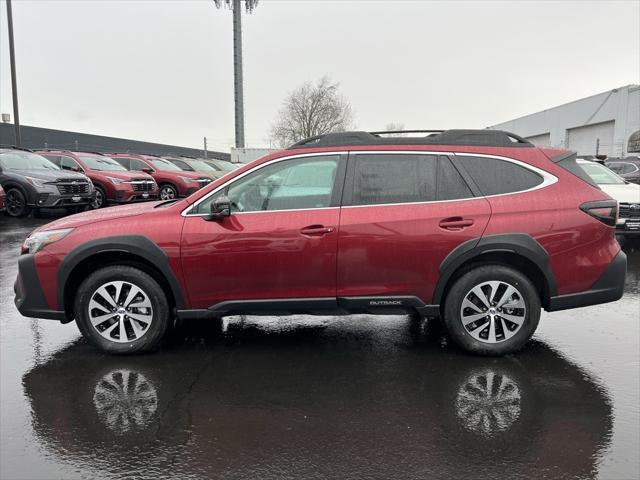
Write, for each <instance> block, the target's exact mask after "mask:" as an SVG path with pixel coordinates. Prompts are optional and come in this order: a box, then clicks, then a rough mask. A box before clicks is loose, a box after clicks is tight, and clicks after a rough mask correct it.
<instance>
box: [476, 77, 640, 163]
mask: <svg viewBox="0 0 640 480" xmlns="http://www.w3.org/2000/svg"><path fill="white" fill-rule="evenodd" d="M608 122H614V123H613V137H612V138H610V137H609V133H608V129H606V130H602V129H599V128H593V129H586V130H584V131H582V132H580V135H581V140H580V143H579V145H580V148H581V149H582V150H583V151H581V152H579V153H581V154H591V155H593V154H595V153H596V152H595V146H596V138H593V139H589V138H587V137H584V136H583V134H588V131H589V130H590V131H591V133H592V134H594V135H597V134H603V135H607V138H606V140H605V139H604V138H601V139H600V144H601V148H602V150H601V151H600V152H599V153H604V154H607V155H609V156H625V155H626V154H627V143H628V141H629V137H630V136H631V135H632V134H633V133H634V132H636V131H638V130H639V129H640V86H638V85H627V86H625V87H621V88H616V89H614V90H610V91H608V92H603V93H599V94H597V95H593V96H591V97H587V98H583V99H580V100H576V101H574V102H570V103H566V104H564V105H560V106H558V107H554V108H550V109H548V110H543V111H541V112H537V113H533V114H531V115H526V116H524V117H520V118H516V119H514V120H510V121H508V122H503V123H499V124H497V125H493V126H491V127H489V128H492V129H496V130H507V131H510V132H513V133H516V134H518V135H520V136H522V137H525V138H531V140H532V141H533V143H536V142H538V143H541V142H542V141H548V143H549V146H553V147H564V148H571V145H569V136H570V130H572V129H578V128H580V127H585V126H591V125H594V126H595V125H600V127H603V126H604V125H606V124H607V123H608ZM609 125H610V124H609ZM573 133H574V134H575V135H577V134H578V130H573ZM547 135H548V140H547V137H546V136H547ZM575 135H574V137H575ZM532 137H533V138H532ZM576 138H577V137H576ZM604 143H607V144H609V145H604ZM588 144H591V145H593V148H592V151H584V150H585V149H586V148H587V147H586V146H587V145H588Z"/></svg>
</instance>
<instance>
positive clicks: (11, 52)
mask: <svg viewBox="0 0 640 480" xmlns="http://www.w3.org/2000/svg"><path fill="white" fill-rule="evenodd" d="M7 27H8V28H7V29H8V31H9V61H10V62H11V93H12V95H13V126H14V127H15V129H16V146H17V147H22V136H21V135H20V115H19V113H18V85H17V83H18V82H17V80H16V53H15V48H14V45H13V14H12V11H11V0H7Z"/></svg>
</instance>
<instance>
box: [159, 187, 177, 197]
mask: <svg viewBox="0 0 640 480" xmlns="http://www.w3.org/2000/svg"><path fill="white" fill-rule="evenodd" d="M174 198H176V191H175V190H174V189H173V188H172V187H170V186H168V185H165V186H164V187H162V188H161V189H160V200H173V199H174Z"/></svg>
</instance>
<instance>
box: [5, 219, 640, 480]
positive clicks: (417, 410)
mask: <svg viewBox="0 0 640 480" xmlns="http://www.w3.org/2000/svg"><path fill="white" fill-rule="evenodd" d="M46 221H47V220H44V219H26V220H14V219H8V218H0V360H1V363H0V365H1V366H0V382H1V383H0V386H1V389H0V400H1V402H0V405H1V409H0V410H1V411H0V414H1V415H0V435H1V438H0V478H2V479H5V478H7V479H8V478H29V479H33V478H161V477H162V478H169V477H171V478H181V479H190V478H193V479H195V478H234V479H236V478H237V479H245V478H246V479H257V478H259V479H272V478H273V479H276V478H277V479H289V478H291V479H297V478H305V479H315V478H366V479H374V478H376V479H377V478H380V479H388V478H403V479H412V478H430V479H433V478H473V479H476V478H505V479H519V478H522V479H524V478H542V477H548V478H611V479H631V478H638V477H639V476H640V460H639V456H640V455H639V447H640V414H639V408H640V407H639V404H640V327H639V319H640V248H639V247H640V245H633V244H630V245H628V246H626V247H625V250H626V251H627V254H628V257H629V270H628V274H627V285H626V293H625V296H624V298H623V299H622V300H620V301H618V302H616V303H613V304H608V305H599V306H594V307H588V308H583V309H579V310H573V311H567V312H558V313H554V314H548V313H543V315H542V319H541V323H540V327H539V328H538V332H537V333H536V335H535V337H534V341H532V342H531V343H530V344H529V345H528V346H527V347H526V348H525V349H524V350H523V351H522V352H521V353H519V354H517V355H512V356H508V357H504V358H481V357H474V356H470V355H467V354H464V353H462V352H460V351H459V350H457V349H456V348H454V347H453V346H451V345H449V343H448V342H447V339H446V336H445V335H444V333H443V332H442V331H441V329H440V327H439V325H438V323H437V322H433V321H432V322H423V323H421V322H418V321H416V320H415V319H412V318H410V317H407V316H388V317H372V316H365V315H356V316H350V317H303V316H298V317H266V318H258V317H230V318H228V319H226V320H225V327H224V330H223V332H218V331H215V330H213V329H211V328H208V327H207V325H206V324H205V323H192V324H190V325H187V326H184V327H182V328H180V329H178V330H176V331H175V332H173V336H172V338H171V339H170V340H169V341H167V342H166V344H165V345H164V346H163V348H162V349H161V350H160V351H159V352H157V353H155V354H150V355H142V356H134V357H114V356H108V355H104V354H102V353H100V352H98V351H97V350H95V349H94V348H92V347H91V346H89V345H88V344H86V343H85V342H84V341H83V340H82V339H81V338H80V334H79V333H78V331H77V328H76V326H75V324H73V323H72V324H68V325H60V324H58V323H57V322H55V321H51V320H40V321H37V320H29V319H26V318H23V317H21V316H20V314H19V313H18V312H17V311H16V310H15V307H14V306H13V281H14V278H15V272H16V257H17V255H18V252H19V246H20V243H21V242H22V240H23V239H24V238H25V236H26V235H27V234H28V233H29V231H30V230H31V229H33V228H35V227H36V226H37V225H39V224H41V223H44V222H46Z"/></svg>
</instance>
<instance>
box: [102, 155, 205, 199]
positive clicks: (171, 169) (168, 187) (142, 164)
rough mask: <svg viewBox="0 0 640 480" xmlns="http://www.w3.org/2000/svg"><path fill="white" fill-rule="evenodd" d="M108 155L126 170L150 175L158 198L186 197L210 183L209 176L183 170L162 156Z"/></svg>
mask: <svg viewBox="0 0 640 480" xmlns="http://www.w3.org/2000/svg"><path fill="white" fill-rule="evenodd" d="M109 156H110V157H111V158H113V159H114V160H116V161H118V162H119V163H120V164H121V165H122V166H124V167H125V168H126V169H127V170H131V171H135V172H145V173H148V174H149V175H151V176H152V177H153V179H154V180H155V181H156V183H157V184H158V191H159V194H158V196H159V198H160V200H172V199H174V198H178V197H188V196H189V195H191V194H192V193H193V192H195V191H196V190H198V189H200V188H202V187H204V186H206V185H209V184H210V183H211V179H210V178H209V177H205V176H203V175H199V174H197V173H193V172H185V171H184V170H182V169H181V168H180V167H178V166H177V165H174V164H173V163H172V162H170V161H168V160H165V159H164V158H160V157H155V156H152V155H138V154H133V153H111V154H109Z"/></svg>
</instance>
